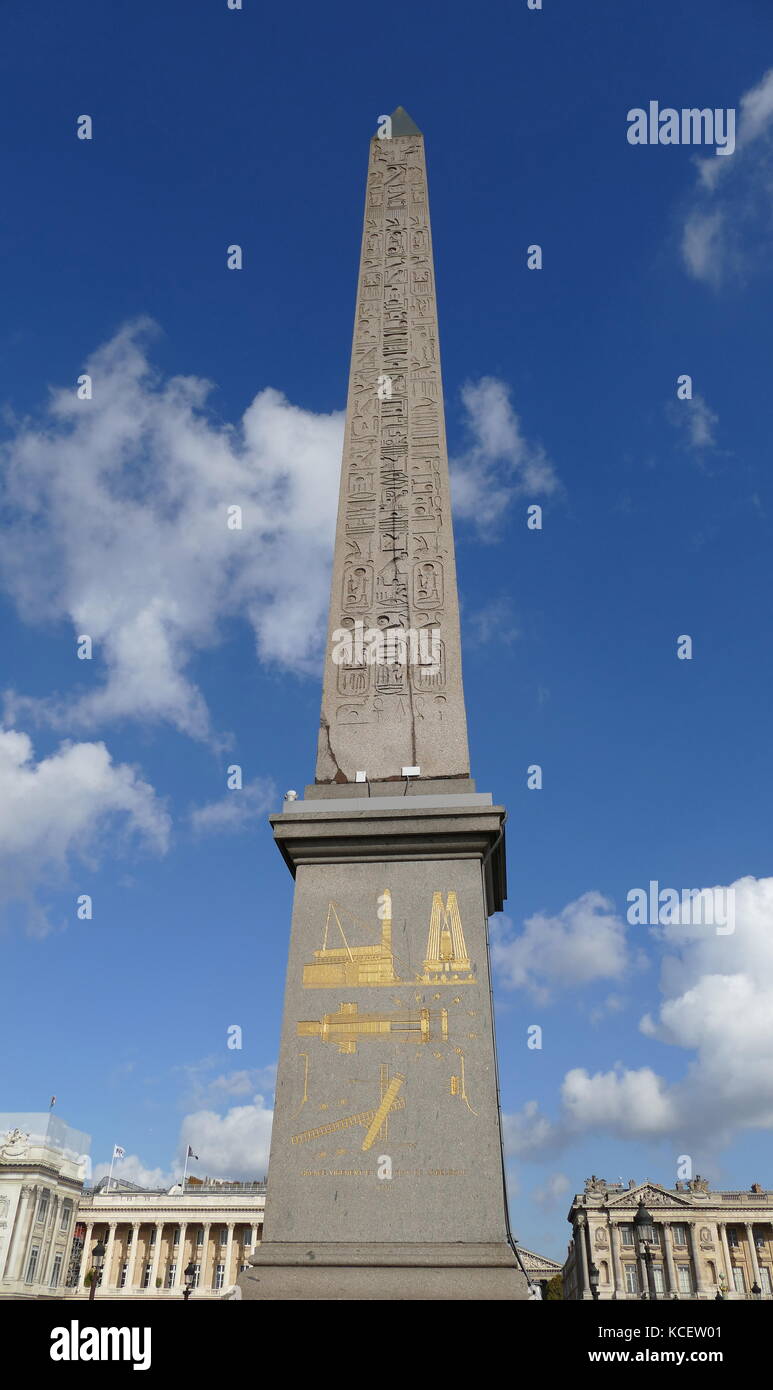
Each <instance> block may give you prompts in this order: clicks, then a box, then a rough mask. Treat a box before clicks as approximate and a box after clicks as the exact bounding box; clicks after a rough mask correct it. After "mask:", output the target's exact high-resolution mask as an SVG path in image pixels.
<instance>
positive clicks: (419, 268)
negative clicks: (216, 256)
mask: <svg viewBox="0 0 773 1390" xmlns="http://www.w3.org/2000/svg"><path fill="white" fill-rule="evenodd" d="M442 400H443V396H442V386H441V377H440V349H439V342H438V329H437V317H436V306H435V279H434V270H433V264H432V237H431V231H430V219H429V210H428V205H427V190H426V173H425V166H424V148H423V141H422V139H421V137H420V136H414V135H410V136H398V137H395V138H392V139H386V138H385V139H383V140H379V139H374V140H373V142H372V145H371V151H370V161H369V170H368V181H367V189H366V198H365V217H364V224H363V236H362V250H361V260H360V272H359V282H358V293H357V304H356V308H355V323H354V341H353V346H352V363H351V375H350V385H349V401H348V410H347V428H346V437H345V446H344V450H345V452H344V464H343V470H342V484H341V503H340V513H339V533H340V534H339V540H338V545H337V558H336V561H335V570H334V593H335V605H334V607H335V608H336V609H338V611H339V612H340V613H342V614H343V615H345V616H344V619H342V621H346V619H347V618H348V619H349V620H353V619H355V618H356V619H357V621H361V623H362V625H363V628H364V629H365V630H371V631H372V630H374V629H377V630H380V631H381V632H382V633H383V634H384V635H385V636H386V637H389V636H394V635H399V633H400V632H402V631H407V632H408V633H412V634H414V635H415V634H416V633H419V632H421V631H422V629H424V628H427V627H430V626H431V627H433V628H437V629H438V632H437V633H436V634H435V636H436V638H437V639H438V641H437V644H436V647H435V651H436V654H437V653H438V652H439V658H437V655H436V659H435V660H434V661H428V660H425V659H423V657H422V656H421V655H420V656H419V658H418V661H415V662H414V661H413V660H408V661H406V660H404V659H403V654H402V653H401V652H400V651H399V650H398V652H397V656H396V659H395V660H391V659H384V660H382V661H380V662H378V661H375V660H373V659H372V660H371V662H370V663H368V662H367V661H366V660H364V661H360V660H358V659H357V658H356V657H353V658H352V660H351V661H350V662H349V663H348V664H344V665H343V666H342V667H341V669H340V670H338V671H334V670H332V669H330V666H329V669H328V672H327V674H326V678H325V691H326V694H325V696H324V697H323V730H324V729H325V728H331V729H332V727H333V726H334V727H335V728H336V729H338V728H340V729H341V731H342V732H341V736H340V739H339V741H338V743H336V744H335V747H333V745H331V744H329V743H328V742H327V739H328V735H327V734H326V733H324V732H323V735H322V737H321V739H320V762H319V764H318V776H319V777H320V780H324V781H327V780H330V778H332V777H333V776H338V777H339V780H340V772H341V771H343V772H344V774H345V775H346V776H347V777H353V776H354V772H353V768H355V767H356V768H362V767H368V768H369V769H371V770H372V769H373V767H374V766H375V767H377V768H378V767H380V764H379V762H378V757H379V753H378V750H379V749H381V748H383V758H382V760H383V762H384V766H383V767H380V770H379V771H377V772H376V773H375V775H376V776H377V777H378V776H393V775H395V773H398V772H399V770H400V767H401V766H402V765H403V764H404V763H407V762H414V763H422V764H424V765H430V764H431V760H432V758H433V757H436V758H437V768H436V773H437V771H439V772H441V773H442V772H443V770H444V769H443V766H442V759H443V746H442V744H443V741H442V740H441V741H438V740H437V731H438V729H439V726H440V724H441V723H445V725H446V734H445V743H446V746H453V748H454V750H455V753H454V756H455V757H456V756H459V757H461V759H462V761H461V762H460V763H458V764H455V766H454V767H453V768H451V767H449V768H448V769H447V771H449V772H450V771H453V772H456V773H458V772H460V771H464V770H466V769H467V767H468V763H467V762H466V721H465V716H464V702H463V695H462V690H461V684H460V655H459V638H458V614H457V600H456V578H455V570H454V553H453V537H452V533H451V526H450V498H449V485H448V465H447V458H446V450H445V432H444V424H443V405H442ZM344 541H345V542H346V546H345V553H344V546H343V542H344ZM339 605H340V608H339ZM336 621H337V618H335V617H334V618H332V619H331V622H332V627H331V631H332V630H333V629H334V628H335V626H336ZM441 633H442V640H440V634H441ZM428 635H429V634H428ZM331 664H332V663H331ZM365 723H368V724H369V726H370V728H369V731H368V733H367V734H366V735H364V737H365V738H366V739H367V742H364V743H363V745H362V752H361V753H360V752H359V751H358V752H356V753H355V751H354V750H355V749H359V745H358V744H357V743H356V742H353V741H352V740H354V738H355V733H354V732H350V731H354V730H355V729H356V726H357V725H358V724H365ZM400 726H404V730H405V732H404V735H403V734H401V735H400V738H401V739H402V744H399V743H398V742H396V741H395V733H394V732H393V731H394V730H396V729H398V728H399V727H400ZM377 730H383V738H382V736H381V735H380V734H377V733H376V731H377ZM433 730H434V731H435V733H434V735H433ZM420 733H423V734H424V735H425V743H424V745H423V751H422V748H420V742H419V743H417V741H416V740H417V737H418V735H419V734H420ZM374 736H375V744H374V742H373V738H374ZM433 738H434V740H435V742H434V744H433V742H432V741H433ZM379 740H381V741H379ZM448 740H451V741H452V743H451V745H449V743H448ZM431 746H432V747H433V748H434V749H435V750H436V751H435V752H433V753H432V754H430V751H429V750H430V747H431ZM388 747H389V748H391V749H392V750H394V752H393V753H388V752H387V748H388ZM399 747H402V748H403V749H404V751H405V756H402V755H401V754H398V751H397V750H398V748H399ZM457 749H460V750H461V752H460V753H459V754H457V752H456V750H457ZM331 753H332V754H333V758H332V760H331V757H330V754H331ZM387 764H388V765H387ZM423 775H431V773H430V772H427V773H423Z"/></svg>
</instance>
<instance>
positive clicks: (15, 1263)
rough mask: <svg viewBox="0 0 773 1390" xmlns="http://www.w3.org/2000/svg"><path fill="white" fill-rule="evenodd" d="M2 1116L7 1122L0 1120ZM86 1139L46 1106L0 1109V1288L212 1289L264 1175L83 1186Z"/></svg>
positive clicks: (244, 1231) (231, 1258)
mask: <svg viewBox="0 0 773 1390" xmlns="http://www.w3.org/2000/svg"><path fill="white" fill-rule="evenodd" d="M9 1118H12V1119H13V1120H14V1123H13V1124H12V1125H9V1126H8V1128H4V1125H5V1124H7V1122H8V1120H9ZM89 1143H90V1141H89V1138H88V1136H87V1135H84V1134H80V1133H78V1132H77V1131H75V1130H71V1129H70V1128H69V1126H67V1125H64V1124H63V1123H62V1122H61V1121H60V1120H58V1119H55V1117H54V1116H53V1115H23V1116H22V1115H20V1116H13V1117H8V1116H0V1298H34V1299H41V1298H52V1299H63V1298H67V1299H71V1298H75V1299H77V1298H88V1297H89V1292H90V1287H89V1286H90V1275H91V1270H92V1267H93V1265H94V1259H93V1251H94V1247H95V1245H96V1244H97V1243H98V1242H101V1243H102V1244H103V1245H104V1247H105V1255H104V1260H103V1263H102V1269H101V1273H100V1276H99V1283H98V1289H97V1296H98V1297H100V1298H121V1297H128V1298H133V1299H141V1298H181V1297H182V1295H183V1291H184V1288H185V1283H186V1280H185V1270H186V1268H188V1266H189V1265H190V1266H192V1268H193V1275H192V1280H191V1282H192V1286H193V1287H192V1293H191V1297H193V1298H220V1297H222V1296H223V1293H224V1292H225V1291H226V1290H227V1289H229V1288H231V1287H232V1286H233V1285H234V1284H235V1282H236V1278H237V1276H238V1274H239V1273H240V1271H241V1270H243V1269H244V1268H246V1265H247V1262H248V1260H249V1258H250V1256H251V1255H252V1253H253V1252H254V1250H255V1248H256V1247H257V1246H258V1245H259V1244H260V1240H261V1234H262V1229H263V1212H264V1207H265V1200H266V1184H265V1182H263V1181H260V1182H225V1181H222V1180H220V1179H217V1178H209V1179H205V1180H204V1181H203V1182H202V1181H199V1180H198V1179H196V1178H189V1179H188V1180H187V1182H186V1184H185V1190H184V1191H183V1188H182V1186H181V1185H180V1184H179V1183H177V1184H175V1185H174V1186H173V1187H171V1188H169V1189H168V1190H166V1189H148V1188H141V1187H138V1186H136V1185H135V1184H134V1183H129V1182H124V1181H121V1180H119V1179H113V1181H112V1182H111V1183H110V1187H109V1191H108V1180H107V1179H104V1178H103V1179H102V1181H101V1182H99V1183H97V1185H96V1186H95V1187H94V1188H84V1185H83V1184H84V1178H85V1176H86V1173H87V1172H88V1171H89V1169H88V1148H89Z"/></svg>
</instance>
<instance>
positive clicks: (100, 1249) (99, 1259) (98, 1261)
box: [89, 1240, 105, 1301]
mask: <svg viewBox="0 0 773 1390" xmlns="http://www.w3.org/2000/svg"><path fill="white" fill-rule="evenodd" d="M91 1257H92V1260H93V1262H94V1263H93V1264H92V1266H91V1288H90V1289H89V1301H91V1299H92V1298H96V1296H97V1284H98V1283H99V1276H100V1274H101V1273H102V1263H103V1261H104V1258H105V1247H104V1245H103V1244H102V1241H101V1240H98V1241H97V1243H96V1245H95V1246H94V1249H93V1250H92V1252H91Z"/></svg>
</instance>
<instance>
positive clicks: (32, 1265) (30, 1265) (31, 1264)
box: [24, 1245, 40, 1284]
mask: <svg viewBox="0 0 773 1390" xmlns="http://www.w3.org/2000/svg"><path fill="white" fill-rule="evenodd" d="M39 1254H40V1247H39V1246H38V1245H33V1247H32V1249H31V1250H30V1257H29V1260H28V1261H27V1275H26V1278H25V1280H24V1282H25V1284H34V1282H35V1274H36V1273H37V1268H38V1256H39Z"/></svg>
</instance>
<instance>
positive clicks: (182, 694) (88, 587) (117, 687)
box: [0, 321, 343, 738]
mask: <svg viewBox="0 0 773 1390" xmlns="http://www.w3.org/2000/svg"><path fill="white" fill-rule="evenodd" d="M151 329H152V325H150V324H149V323H148V322H147V321H141V322H139V323H135V324H130V325H128V326H127V327H125V328H124V329H122V330H121V331H120V332H119V333H118V334H116V336H115V337H114V338H113V339H112V340H111V341H110V342H108V343H107V344H106V345H104V346H103V347H101V348H100V349H99V350H98V351H97V352H95V353H94V355H93V357H92V358H91V360H90V361H89V362H88V363H87V364H86V371H87V372H88V373H89V374H90V375H91V377H92V379H93V399H92V400H91V401H81V400H78V399H77V398H76V395H75V392H74V390H73V389H68V390H56V391H53V392H52V393H51V399H50V404H49V410H48V416H47V418H46V419H44V420H41V421H35V422H24V423H23V424H21V425H20V426H19V427H18V429H17V431H16V434H15V437H14V438H13V439H12V441H11V442H10V444H9V445H8V446H7V448H6V451H5V452H6V462H7V468H6V485H5V496H4V500H5V504H6V506H7V507H8V508H9V509H10V514H11V518H12V521H13V525H12V526H11V527H9V529H8V531H7V533H6V539H5V543H4V549H3V553H2V556H0V573H1V574H2V576H3V580H4V583H5V586H6V588H7V590H8V591H9V593H10V594H11V596H12V597H13V599H14V600H15V602H16V604H17V606H18V608H19V610H20V612H21V614H22V616H23V618H24V619H25V620H27V621H35V622H38V621H40V622H42V621H46V622H50V621H52V620H55V619H58V620H61V621H65V622H68V623H69V624H70V625H71V627H72V630H73V654H74V638H75V636H79V635H81V634H86V635H88V636H90V637H91V638H92V640H93V643H94V659H93V661H92V662H86V661H84V662H78V663H77V665H78V671H77V674H78V677H79V680H80V690H79V692H78V693H77V694H76V695H74V696H73V695H71V694H68V695H67V696H66V698H64V699H62V698H59V699H56V698H54V699H50V700H48V701H25V700H23V699H22V698H21V697H16V698H15V699H13V700H12V701H11V703H10V706H9V707H10V709H11V710H12V711H13V712H15V713H18V712H20V711H22V710H24V709H30V708H32V709H34V710H35V711H36V712H37V713H38V714H40V715H44V716H45V717H47V718H48V719H49V720H51V722H52V723H54V724H56V725H58V724H62V723H64V722H65V721H66V725H67V727H68V728H73V727H92V726H93V725H95V724H98V723H100V722H101V721H104V720H110V719H118V718H137V719H147V720H160V721H166V722H168V723H170V724H172V725H174V726H176V727H177V728H178V729H180V730H182V731H184V732H185V733H187V734H189V735H191V736H193V737H195V738H208V737H211V736H212V735H211V729H210V721H209V713H208V710H207V708H206V704H205V701H204V699H203V696H202V694H201V692H200V691H199V689H198V687H197V686H196V684H195V681H194V679H193V677H192V675H191V673H190V664H191V660H192V658H193V657H194V656H195V655H196V654H197V653H201V652H203V651H206V650H208V649H211V648H213V647H214V646H216V645H217V644H218V643H220V642H222V641H223V639H224V637H225V636H226V629H227V625H228V623H229V622H230V621H232V620H235V619H246V620H247V621H248V622H249V623H250V624H251V626H252V628H253V631H254V635H255V641H256V645H257V651H258V654H259V656H260V658H261V659H262V660H263V661H264V662H266V663H270V664H276V665H278V666H280V667H283V668H285V669H288V670H292V671H303V670H306V669H309V668H310V665H311V666H313V668H314V669H315V670H316V669H317V663H316V657H317V654H318V652H319V650H320V649H321V647H322V645H323V643H324V631H325V625H326V617H327V598H328V571H329V563H330V553H331V547H332V537H333V532H334V525H335V510H336V500H337V492H338V486H337V480H338V472H339V468H340V460H341V444H342V437H343V415H342V414H341V413H336V414H331V415H315V414H313V413H312V412H311V411H306V410H302V409H300V408H299V407H297V406H294V405H291V404H290V403H289V402H288V401H287V400H286V399H285V397H284V396H283V395H281V393H280V392H278V391H276V390H273V389H270V388H268V389H266V390H263V391H261V392H260V393H259V394H258V395H257V396H256V397H255V399H254V401H253V402H252V404H251V405H250V406H249V407H248V409H247V410H246V412H245V414H244V416H243V418H242V419H241V420H240V421H239V422H238V423H237V424H236V425H234V426H230V425H227V424H222V423H220V422H218V421H216V420H215V419H214V418H213V417H212V416H211V415H209V414H208V413H207V397H208V395H209V392H210V389H211V388H210V386H209V384H208V383H206V382H204V381H202V380H199V379H197V378H194V377H174V378H171V379H169V380H167V381H163V380H161V379H160V377H159V375H158V374H157V373H156V372H154V370H153V369H152V367H151V365H150V363H149V361H148V357H147V353H146V347H145V343H146V339H147V337H148V334H149V332H150V331H151ZM234 505H236V506H240V507H241V508H242V529H241V530H238V529H229V527H228V525H227V520H228V512H227V509H228V508H229V507H230V506H234Z"/></svg>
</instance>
